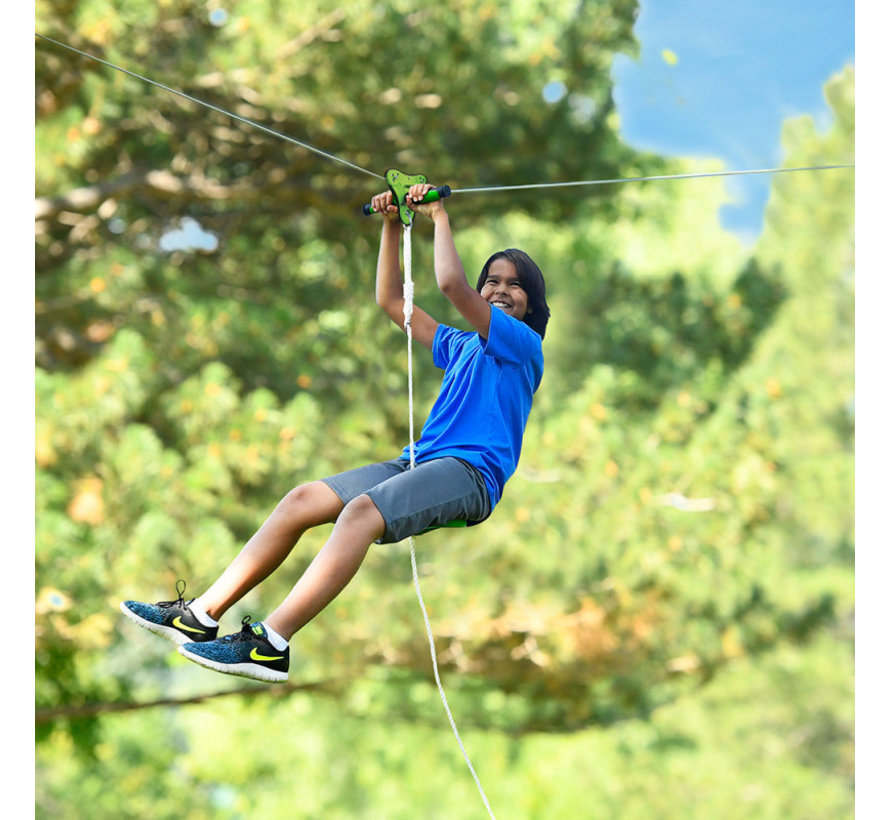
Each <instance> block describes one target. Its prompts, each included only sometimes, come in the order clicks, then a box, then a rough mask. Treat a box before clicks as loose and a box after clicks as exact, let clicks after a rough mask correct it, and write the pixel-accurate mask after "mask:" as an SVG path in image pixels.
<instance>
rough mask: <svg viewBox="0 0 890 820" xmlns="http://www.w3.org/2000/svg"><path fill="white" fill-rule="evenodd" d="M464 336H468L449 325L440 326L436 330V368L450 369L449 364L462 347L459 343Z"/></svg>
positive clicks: (434, 361) (434, 353)
mask: <svg viewBox="0 0 890 820" xmlns="http://www.w3.org/2000/svg"><path fill="white" fill-rule="evenodd" d="M464 335H466V334H465V333H462V332H461V331H459V330H457V329H456V328H453V327H449V326H448V325H443V324H440V325H439V327H437V328H436V335H435V336H434V337H433V364H434V365H435V366H436V367H439V368H441V369H442V370H444V369H445V368H446V367H448V362H450V361H451V359H452V358H453V357H454V356H455V355H456V353H457V349H458V348H459V347H460V345H459V344H457V342H459V341H460V337H461V336H464Z"/></svg>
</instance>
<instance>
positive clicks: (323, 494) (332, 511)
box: [278, 481, 343, 526]
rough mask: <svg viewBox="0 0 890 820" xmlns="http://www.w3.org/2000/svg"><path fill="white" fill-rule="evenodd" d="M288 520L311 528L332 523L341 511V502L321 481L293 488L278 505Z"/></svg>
mask: <svg viewBox="0 0 890 820" xmlns="http://www.w3.org/2000/svg"><path fill="white" fill-rule="evenodd" d="M278 509H279V511H280V512H281V513H283V514H284V515H286V516H287V517H288V518H292V519H294V520H299V521H304V520H305V522H306V523H307V524H308V525H310V526H313V525H315V524H321V523H325V522H330V521H334V520H335V519H336V518H337V515H338V514H339V512H340V511H341V510H342V509H343V502H342V501H341V500H340V499H339V498H338V497H337V494H336V493H335V492H334V491H333V490H332V489H331V488H330V487H328V485H327V484H325V483H324V482H323V481H310V482H309V483H308V484H300V485H299V486H297V487H294V488H293V489H292V490H291V491H290V492H289V493H288V494H287V495H286V496H284V498H282V499H281V501H280V502H279V504H278Z"/></svg>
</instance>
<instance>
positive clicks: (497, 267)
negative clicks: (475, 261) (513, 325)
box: [480, 257, 528, 321]
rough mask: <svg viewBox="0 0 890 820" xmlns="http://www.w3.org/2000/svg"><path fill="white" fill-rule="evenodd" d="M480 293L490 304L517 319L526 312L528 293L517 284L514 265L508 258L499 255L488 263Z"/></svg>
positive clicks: (522, 317)
mask: <svg viewBox="0 0 890 820" xmlns="http://www.w3.org/2000/svg"><path fill="white" fill-rule="evenodd" d="M480 293H481V294H482V298H483V299H484V300H485V301H486V302H488V303H489V304H490V305H492V306H493V307H496V308H498V309H500V310H502V311H504V313H506V314H507V315H508V316H513V317H514V318H515V319H519V321H522V320H523V319H524V318H525V314H526V313H528V294H527V293H526V292H525V291H524V290H523V288H522V285H521V284H519V275H518V274H517V273H516V266H515V265H514V264H513V263H512V262H511V261H510V260H509V259H504V258H503V257H499V258H498V259H495V260H494V262H492V263H491V265H489V268H488V274H487V276H486V277H485V281H484V282H483V283H482V290H481V291H480Z"/></svg>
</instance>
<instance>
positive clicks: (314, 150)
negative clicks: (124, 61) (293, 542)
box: [34, 32, 383, 179]
mask: <svg viewBox="0 0 890 820" xmlns="http://www.w3.org/2000/svg"><path fill="white" fill-rule="evenodd" d="M34 36H35V37H40V39H41V40H46V41H47V42H50V43H54V44H55V45H57V46H61V47H62V48H67V49H68V51H73V52H74V53H75V54H80V55H81V56H83V57H87V58H89V59H90V60H95V62H97V63H101V64H102V65H104V66H108V67H109V68H113V69H115V71H120V72H122V73H124V74H129V75H130V76H131V77H135V78H136V79H137V80H142V81H143V82H146V83H149V84H150V85H153V86H156V87H158V88H162V89H163V90H164V91H169V92H170V93H171V94H177V95H178V96H180V97H184V98H185V99H187V100H190V101H191V102H193V103H197V104H198V105H203V106H204V107H205V108H209V109H211V110H212V111H218V112H219V113H220V114H225V115H226V116H227V117H231V118H232V119H234V120H238V121H239V122H243V123H244V124H245V125H250V126H253V127H254V128H258V129H259V130H260V131H265V132H266V133H267V134H271V135H272V136H273V137H278V138H279V139H283V140H286V141H287V142H292V143H293V144H294V145H299V146H300V147H301V148H305V149H306V150H307V151H312V153H313V154H318V155H319V156H322V157H325V158H326V159H330V160H333V161H334V162H339V163H340V164H341V165H346V166H348V167H349V168H353V169H355V170H356V171H361V172H362V173H363V174H367V175H368V176H372V177H376V178H377V179H383V177H382V176H381V175H380V174H375V173H374V172H373V171H369V170H368V169H367V168H362V167H361V166H360V165H355V164H354V163H352V162H349V161H348V160H345V159H342V158H341V157H337V156H334V154H329V153H327V151H322V150H321V149H320V148H316V147H315V146H313V145H309V144H308V143H306V142H301V141H300V140H298V139H294V138H293V137H289V136H288V135H287V134H282V133H281V132H280V131H274V130H272V129H271V128H267V127H266V126H265V125H260V123H258V122H254V121H253V120H249V119H247V118H246V117H241V116H239V115H238V114H233V113H232V112H231V111H226V109H225V108H220V107H219V106H217V105H213V103H209V102H207V101H206V100H199V99H198V98H197V97H193V96H192V95H191V94H186V93H185V92H184V91H179V90H178V89H176V88H170V86H169V85H164V84H163V83H159V82H157V81H155V80H152V79H149V78H148V77H143V76H142V75H141V74H137V73H136V72H135V71H130V70H129V69H127V68H122V67H121V66H119V65H115V64H114V63H110V62H108V60H103V59H101V58H100V57H96V56H95V55H93V54H89V53H88V52H86V51H81V50H80V49H79V48H74V46H69V45H67V44H66V43H60V42H59V41H58V40H53V38H52V37H47V36H46V35H43V34H38V33H37V32H35V35H34Z"/></svg>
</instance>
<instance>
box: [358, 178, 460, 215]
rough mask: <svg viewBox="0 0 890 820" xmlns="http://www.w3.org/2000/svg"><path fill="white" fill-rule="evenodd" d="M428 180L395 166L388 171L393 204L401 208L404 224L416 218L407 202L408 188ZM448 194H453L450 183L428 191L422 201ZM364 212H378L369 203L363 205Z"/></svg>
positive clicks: (434, 200)
mask: <svg viewBox="0 0 890 820" xmlns="http://www.w3.org/2000/svg"><path fill="white" fill-rule="evenodd" d="M426 181H427V180H426V177H425V176H424V175H423V174H413V175H410V174H403V173H402V172H401V171H396V170H395V169H394V168H392V169H390V170H389V171H387V172H386V182H387V184H388V185H389V189H390V190H391V191H392V196H393V204H394V205H395V206H396V207H398V209H399V219H401V221H402V224H403V225H410V224H411V220H412V219H413V218H414V211H412V210H411V209H410V208H409V207H408V205H407V203H406V198H407V196H408V189H409V188H410V187H411V186H412V185H419V184H421V183H424V182H426ZM446 196H451V188H450V187H449V186H448V185H442V186H440V187H438V188H433V189H431V190H430V191H427V194H426V196H425V197H424V198H423V199H422V200H421V202H436V201H437V200H439V199H444V198H445V197H446ZM362 213H363V214H364V215H365V216H370V215H371V214H373V213H376V211H375V210H374V207H373V206H372V205H370V204H368V205H363V206H362Z"/></svg>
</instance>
